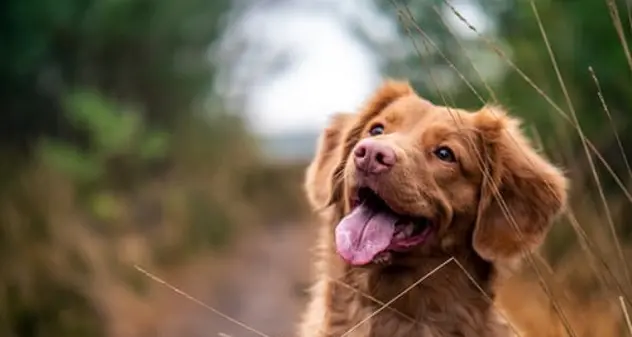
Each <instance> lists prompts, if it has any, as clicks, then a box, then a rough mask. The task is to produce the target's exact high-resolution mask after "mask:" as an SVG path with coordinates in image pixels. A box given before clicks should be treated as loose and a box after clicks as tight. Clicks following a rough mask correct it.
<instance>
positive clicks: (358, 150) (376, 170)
mask: <svg viewBox="0 0 632 337" xmlns="http://www.w3.org/2000/svg"><path fill="white" fill-rule="evenodd" d="M353 154H354V161H355V165H356V167H357V168H358V169H359V170H361V171H364V172H366V173H370V174H380V173H383V172H386V171H388V170H389V169H390V168H391V167H392V166H393V165H394V164H395V161H396V157H395V151H393V149H392V148H391V147H390V146H388V145H386V144H383V143H381V142H379V141H376V140H375V139H370V138H367V139H363V140H361V141H360V142H359V143H358V144H357V145H356V147H355V149H354V150H353Z"/></svg>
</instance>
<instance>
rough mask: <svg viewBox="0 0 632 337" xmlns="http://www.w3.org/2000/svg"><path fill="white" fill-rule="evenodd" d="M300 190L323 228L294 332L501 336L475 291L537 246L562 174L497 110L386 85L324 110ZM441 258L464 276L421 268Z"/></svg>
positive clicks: (313, 335) (488, 286) (504, 330)
mask: <svg viewBox="0 0 632 337" xmlns="http://www.w3.org/2000/svg"><path fill="white" fill-rule="evenodd" d="M306 189H307V196H308V199H309V201H310V204H311V205H312V207H313V208H314V209H315V210H318V211H319V212H320V213H321V215H322V217H323V220H324V221H325V224H326V225H324V226H322V230H321V231H320V235H319V238H318V240H319V241H318V250H317V252H318V256H317V259H318V260H317V270H316V272H317V277H318V280H317V282H316V284H315V286H314V288H313V289H312V292H311V301H310V303H309V306H308V309H307V312H306V315H305V317H304V320H303V323H302V326H301V333H300V335H301V337H324V336H336V337H338V336H356V337H368V336H373V337H393V336H402V337H404V336H406V337H414V336H419V337H443V336H463V337H469V336H489V337H500V336H502V337H507V336H513V335H514V332H513V331H512V329H511V328H510V327H509V326H508V325H507V324H506V323H505V322H504V321H503V320H502V319H501V317H500V316H499V315H498V314H497V311H495V309H494V308H493V304H492V303H491V301H490V300H489V297H491V298H493V288H494V284H495V283H496V282H497V281H498V279H499V274H501V271H503V270H505V269H506V267H507V266H508V265H511V264H512V263H513V262H514V261H516V260H517V259H518V258H519V257H521V255H522V254H524V253H528V252H530V251H532V250H533V249H535V248H536V247H537V246H538V245H540V244H541V243H542V241H543V239H544V238H545V236H546V234H547V232H548V230H549V228H550V226H551V221H552V219H553V217H554V216H555V215H556V214H557V213H559V212H560V210H561V209H562V207H563V206H564V203H565V201H566V194H567V192H566V191H567V181H566V178H565V177H564V176H563V175H562V173H561V172H560V171H559V170H558V169H557V168H556V167H554V166H553V165H552V164H550V163H549V162H548V161H546V160H545V159H544V158H543V157H541V156H540V155H539V154H537V153H536V151H535V150H534V149H533V148H532V147H531V146H530V145H529V143H528V141H527V139H526V138H525V137H524V136H523V134H522V133H521V132H520V130H519V122H518V120H516V119H514V118H511V117H508V116H507V115H505V113H504V112H503V111H502V110H501V109H500V108H498V107H489V106H487V107H484V108H483V109H481V110H480V111H477V112H473V113H469V112H466V111H463V110H458V109H450V108H447V107H441V106H436V105H433V104H432V103H430V102H428V101H426V100H424V99H422V98H420V97H419V96H418V95H417V94H415V92H414V91H413V90H412V88H411V87H410V86H409V85H408V84H407V83H403V82H396V81H388V82H386V83H385V84H384V85H383V86H382V87H381V88H380V89H378V90H377V92H376V93H375V94H374V96H373V97H372V98H371V99H370V100H369V102H368V104H367V105H366V106H365V108H364V109H363V110H362V111H361V112H359V113H357V114H337V115H336V116H334V117H333V118H332V120H331V122H330V125H329V126H328V128H327V129H326V130H325V131H324V133H323V135H322V136H321V139H320V141H319V145H318V150H317V154H316V156H315V158H314V160H313V162H312V163H311V164H310V166H309V168H308V170H307V174H306ZM450 258H454V259H455V260H456V261H458V263H460V265H462V266H463V267H464V268H465V269H466V270H467V273H465V272H464V271H463V270H462V269H461V268H460V267H459V265H458V264H457V263H455V262H454V261H451V262H448V263H446V264H444V265H443V266H442V267H441V268H439V269H438V270H437V271H436V272H434V273H431V274H430V275H428V274H429V273H430V272H431V271H433V269H435V268H437V267H438V266H440V265H441V264H442V263H444V262H445V261H449V260H450ZM468 274H469V275H468ZM424 277H425V278H424ZM469 277H471V278H472V279H470V278H469ZM473 281H474V282H473ZM479 287H480V288H479ZM481 290H482V291H484V292H485V293H486V294H487V296H489V297H486V295H485V294H483V293H482V291H481ZM384 303H388V304H389V305H388V306H387V307H386V308H383V309H380V308H381V307H382V305H383V304H384Z"/></svg>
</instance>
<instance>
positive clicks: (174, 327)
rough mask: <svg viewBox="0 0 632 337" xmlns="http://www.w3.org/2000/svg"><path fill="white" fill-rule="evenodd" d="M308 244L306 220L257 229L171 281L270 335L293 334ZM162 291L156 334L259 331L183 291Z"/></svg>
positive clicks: (176, 336) (240, 335) (236, 336)
mask: <svg viewBox="0 0 632 337" xmlns="http://www.w3.org/2000/svg"><path fill="white" fill-rule="evenodd" d="M310 246H311V235H310V231H309V230H307V229H306V227H305V226H279V227H274V228H271V229H269V230H267V231H265V232H263V233H253V235H252V236H251V237H250V238H247V239H244V240H243V242H241V243H240V244H239V246H238V247H236V249H235V251H234V253H231V254H230V255H229V256H227V257H225V258H222V259H221V260H220V262H208V263H207V264H206V265H201V264H198V266H197V267H194V266H192V267H189V268H187V269H188V270H187V271H186V272H183V273H179V275H177V277H174V278H170V282H174V283H177V286H178V287H179V288H181V289H182V290H184V291H186V292H187V293H189V294H190V295H192V296H194V297H196V298H198V299H200V300H201V301H203V302H204V303H207V304H209V305H211V306H212V307H213V308H216V309H218V310H219V311H221V312H222V313H224V314H226V315H228V316H230V317H233V318H235V319H237V320H239V321H240V322H244V323H245V324H247V325H249V326H251V327H253V328H254V329H256V330H258V331H260V332H262V333H264V334H265V335H267V336H269V337H291V336H293V335H294V329H295V326H296V323H297V320H298V317H299V314H300V311H301V310H302V307H303V302H304V290H305V287H306V286H307V285H308V280H309V264H308V259H309V255H308V253H309V252H308V250H309V247H310ZM161 292H170V291H169V290H167V289H163V290H161ZM161 296H164V300H162V301H160V302H161V303H162V304H161V305H160V306H161V308H160V309H159V310H160V312H161V313H162V314H161V315H159V316H160V317H161V318H160V319H159V321H160V322H159V324H158V326H157V331H159V333H158V334H157V335H158V336H161V337H163V336H164V337H202V336H204V337H209V336H218V335H220V336H221V335H228V336H231V337H251V336H252V337H255V336H258V335H257V334H256V333H253V332H250V331H248V330H246V329H244V328H243V327H240V326H238V325H236V324H234V323H232V322H230V321H228V320H227V319H225V318H222V317H220V316H218V315H217V314H214V313H213V312H211V311H210V310H208V309H204V308H202V307H200V306H199V305H197V304H195V303H193V302H191V301H190V300H187V299H186V298H183V297H182V296H181V295H177V294H173V293H170V294H165V293H161ZM259 336H260V335H259Z"/></svg>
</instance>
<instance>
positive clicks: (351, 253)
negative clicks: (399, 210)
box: [336, 204, 398, 265]
mask: <svg viewBox="0 0 632 337" xmlns="http://www.w3.org/2000/svg"><path fill="white" fill-rule="evenodd" d="M397 220H398V218H397V216H396V215H395V214H392V213H390V212H376V211H374V210H371V209H370V208H369V207H367V206H366V205H365V204H362V205H360V206H358V207H356V208H355V209H354V210H353V211H352V212H351V213H350V214H349V215H347V216H346V217H344V218H343V219H342V220H341V221H340V223H339V224H338V226H336V248H337V250H338V253H339V254H340V255H341V256H342V257H343V258H344V259H345V260H346V261H347V262H349V263H351V264H354V265H363V264H367V263H369V262H371V261H372V260H373V258H374V257H375V255H377V254H378V253H380V252H382V251H384V250H385V249H386V248H387V247H388V246H389V245H390V243H391V240H392V239H393V234H394V233H395V223H397Z"/></svg>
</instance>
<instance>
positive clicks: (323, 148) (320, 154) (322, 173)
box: [304, 113, 355, 210]
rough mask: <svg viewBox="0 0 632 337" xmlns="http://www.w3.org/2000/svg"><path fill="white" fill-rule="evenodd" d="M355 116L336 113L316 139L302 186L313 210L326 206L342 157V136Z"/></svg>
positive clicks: (330, 196)
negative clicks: (314, 148)
mask: <svg viewBox="0 0 632 337" xmlns="http://www.w3.org/2000/svg"><path fill="white" fill-rule="evenodd" d="M354 119H355V116H354V115H353V114H351V113H336V114H334V115H333V116H332V117H331V118H330V120H329V125H327V127H326V128H325V130H324V131H323V133H322V134H321V135H320V137H319V139H318V145H317V146H316V154H315V156H314V159H313V160H312V162H311V163H310V164H309V166H308V167H307V170H306V172H305V182H304V188H305V191H306V193H307V199H308V201H309V204H310V206H311V207H312V209H314V210H320V209H322V208H323V207H325V206H327V203H328V202H329V200H330V199H331V198H332V193H334V191H333V190H334V188H333V186H332V176H333V174H334V170H335V168H336V167H337V165H338V163H339V162H340V160H341V159H342V154H343V153H342V151H343V147H344V145H345V144H344V136H345V134H346V132H347V128H349V127H350V126H351V123H352V122H353V120H354Z"/></svg>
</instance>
